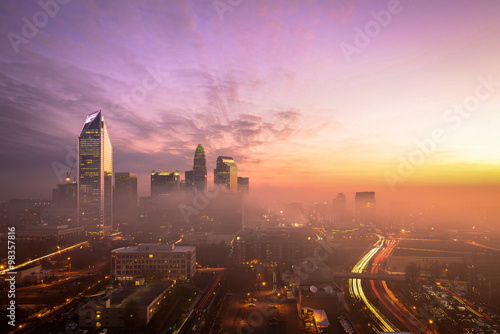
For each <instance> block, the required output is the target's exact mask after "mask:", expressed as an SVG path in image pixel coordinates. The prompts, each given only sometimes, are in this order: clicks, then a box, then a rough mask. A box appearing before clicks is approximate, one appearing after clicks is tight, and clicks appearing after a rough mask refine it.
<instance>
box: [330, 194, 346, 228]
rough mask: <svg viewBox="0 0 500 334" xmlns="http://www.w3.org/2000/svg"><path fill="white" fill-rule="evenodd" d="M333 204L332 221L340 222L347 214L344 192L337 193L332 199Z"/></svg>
mask: <svg viewBox="0 0 500 334" xmlns="http://www.w3.org/2000/svg"><path fill="white" fill-rule="evenodd" d="M332 206H333V221H335V222H341V221H345V220H346V218H347V217H346V216H347V200H346V198H345V195H344V193H338V194H337V197H335V198H334V199H333V201H332Z"/></svg>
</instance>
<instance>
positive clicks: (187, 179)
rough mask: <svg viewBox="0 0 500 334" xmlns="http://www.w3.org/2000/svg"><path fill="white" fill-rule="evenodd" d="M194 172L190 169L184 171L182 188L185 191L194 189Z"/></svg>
mask: <svg viewBox="0 0 500 334" xmlns="http://www.w3.org/2000/svg"><path fill="white" fill-rule="evenodd" d="M193 188H194V174H193V171H192V170H188V171H185V172H184V190H185V191H186V192H193V191H194V189H193Z"/></svg>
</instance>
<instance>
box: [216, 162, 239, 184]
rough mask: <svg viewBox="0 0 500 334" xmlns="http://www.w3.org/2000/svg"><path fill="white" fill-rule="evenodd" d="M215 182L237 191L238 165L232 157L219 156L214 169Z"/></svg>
mask: <svg viewBox="0 0 500 334" xmlns="http://www.w3.org/2000/svg"><path fill="white" fill-rule="evenodd" d="M214 183H215V184H216V185H219V186H223V187H226V188H227V189H228V190H230V191H237V187H238V185H237V183H238V167H237V166H236V163H235V162H234V159H233V158H231V157H222V156H220V157H218V158H217V167H216V168H215V169H214Z"/></svg>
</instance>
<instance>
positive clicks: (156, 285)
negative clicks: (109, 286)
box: [78, 280, 173, 328]
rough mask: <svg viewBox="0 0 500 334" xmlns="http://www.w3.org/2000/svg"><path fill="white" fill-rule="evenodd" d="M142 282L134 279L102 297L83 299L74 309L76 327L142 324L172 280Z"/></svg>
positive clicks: (154, 312)
mask: <svg viewBox="0 0 500 334" xmlns="http://www.w3.org/2000/svg"><path fill="white" fill-rule="evenodd" d="M131 283H132V282H131ZM143 283H144V281H143V280H142V281H141V280H136V281H135V282H133V284H129V285H126V286H120V287H118V288H115V289H114V290H113V291H111V293H109V294H108V295H105V296H104V297H101V298H99V297H97V298H92V299H89V300H87V301H86V303H85V304H83V306H82V307H80V308H79V309H78V318H79V326H80V327H82V328H90V327H92V328H93V327H128V328H134V327H144V326H146V325H147V324H148V323H149V322H150V321H151V319H152V318H153V317H154V315H155V314H156V312H157V311H158V309H159V308H160V303H161V302H162V301H163V300H164V299H165V298H166V296H167V294H168V292H169V291H170V290H171V289H172V287H173V285H172V282H149V283H148V284H147V285H144V284H143Z"/></svg>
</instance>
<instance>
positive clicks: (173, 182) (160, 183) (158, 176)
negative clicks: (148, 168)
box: [151, 171, 181, 196]
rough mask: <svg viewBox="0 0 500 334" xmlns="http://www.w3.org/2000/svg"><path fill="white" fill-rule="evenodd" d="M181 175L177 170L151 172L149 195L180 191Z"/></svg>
mask: <svg viewBox="0 0 500 334" xmlns="http://www.w3.org/2000/svg"><path fill="white" fill-rule="evenodd" d="M180 185H181V177H180V173H179V171H175V172H173V173H169V172H156V171H152V172H151V196H155V195H165V194H168V193H175V192H179V191H180Z"/></svg>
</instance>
